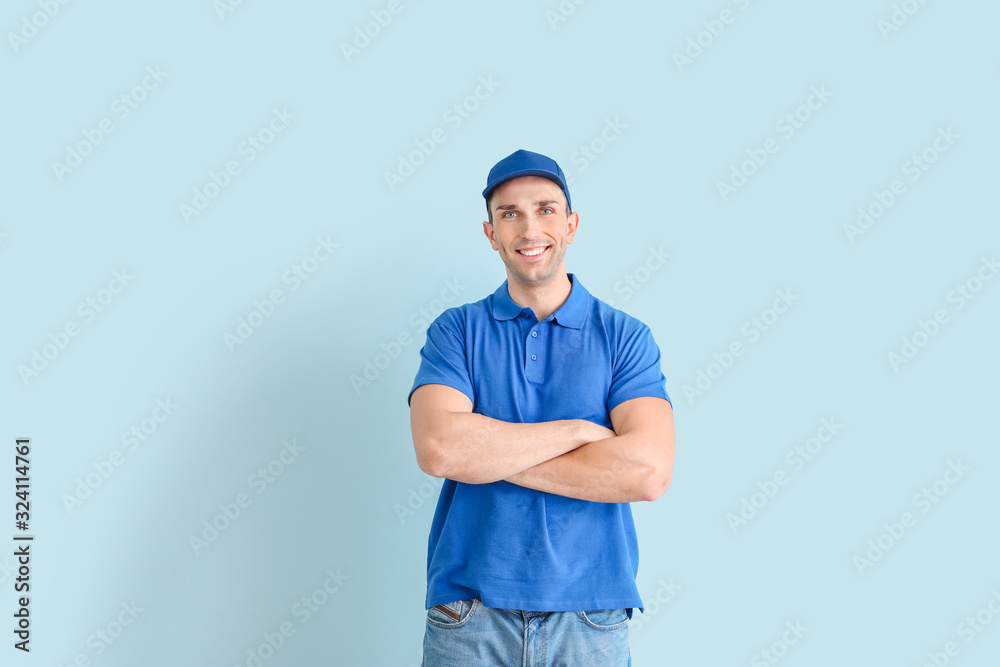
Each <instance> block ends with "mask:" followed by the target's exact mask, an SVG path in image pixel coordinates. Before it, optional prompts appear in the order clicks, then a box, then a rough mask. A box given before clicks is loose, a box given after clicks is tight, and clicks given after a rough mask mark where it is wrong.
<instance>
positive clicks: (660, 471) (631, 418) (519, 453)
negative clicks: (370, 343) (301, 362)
mask: <svg viewBox="0 0 1000 667" xmlns="http://www.w3.org/2000/svg"><path fill="white" fill-rule="evenodd" d="M611 424H612V426H613V427H614V431H611V430H609V429H607V428H604V427H603V426H601V425H599V424H595V423H593V422H589V421H587V420H584V419H564V420H557V421H550V422H539V423H534V424H515V423H510V422H504V421H500V420H497V419H492V418H490V417H486V416H485V415H480V414H476V413H473V412H472V402H471V401H470V400H469V397H468V396H466V395H465V394H463V393H462V392H460V391H458V390H457V389H454V388H452V387H448V386H445V385H441V384H426V385H422V386H420V387H418V388H417V389H416V390H415V391H414V392H413V395H412V397H411V398H410V427H411V430H412V432H413V445H414V448H415V450H416V454H417V464H418V465H419V466H420V468H421V470H423V471H424V472H426V473H427V474H429V475H433V476H434V477H447V478H449V479H453V480H455V481H458V482H466V483H468V484H485V483H489V482H495V481H498V480H501V479H502V480H506V481H508V482H511V483H512V484H517V485H519V486H525V487H528V488H532V489H537V490H539V491H547V492H549V493H555V494H559V495H563V496H569V497H571V498H579V499H582V500H592V501H596V502H606V503H623V502H634V501H639V500H656V499H657V498H659V497H660V496H661V495H663V493H664V492H665V491H666V490H667V487H669V486H670V478H671V475H672V472H673V461H674V420H673V410H672V409H671V406H670V403H669V402H667V401H666V400H664V399H662V398H654V397H643V398H634V399H632V400H629V401H625V402H624V403H621V404H620V405H618V406H616V407H615V408H614V409H613V410H612V411H611Z"/></svg>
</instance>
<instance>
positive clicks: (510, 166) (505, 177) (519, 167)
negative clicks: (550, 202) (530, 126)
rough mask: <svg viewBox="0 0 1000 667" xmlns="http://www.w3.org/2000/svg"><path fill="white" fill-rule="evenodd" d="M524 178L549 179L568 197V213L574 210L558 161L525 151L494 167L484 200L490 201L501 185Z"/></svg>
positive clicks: (484, 193) (505, 159)
mask: <svg viewBox="0 0 1000 667" xmlns="http://www.w3.org/2000/svg"><path fill="white" fill-rule="evenodd" d="M522 176H541V177H542V178H547V179H549V180H550V181H552V182H553V183H555V184H556V185H558V186H559V187H560V188H562V191H563V194H564V195H566V210H567V213H568V212H569V211H572V210H573V207H572V206H571V205H570V201H569V186H567V185H566V177H565V176H564V175H563V171H562V169H560V168H559V165H558V164H556V161H555V160H553V159H552V158H550V157H545V156H544V155H541V154H539V153H532V152H531V151H526V150H524V149H522V150H519V151H515V152H513V153H511V154H510V155H508V156H507V157H505V158H504V159H502V160H500V161H499V162H497V163H496V164H495V165H493V168H492V169H490V175H489V176H487V177H486V189H485V190H483V198H484V199H485V200H486V201H489V200H490V194H491V193H492V192H493V191H494V190H496V189H497V186H499V185H500V184H501V183H505V182H507V181H509V180H511V179H512V178H520V177H522Z"/></svg>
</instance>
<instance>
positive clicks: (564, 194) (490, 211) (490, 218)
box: [486, 181, 573, 225]
mask: <svg viewBox="0 0 1000 667" xmlns="http://www.w3.org/2000/svg"><path fill="white" fill-rule="evenodd" d="M552 182H553V183H555V181H552ZM556 185H559V184H558V183H556ZM559 192H562V188H559ZM563 199H564V200H566V215H567V217H568V216H569V214H570V213H572V212H573V211H571V210H569V200H568V199H566V193H565V192H563ZM492 200H493V193H492V192H491V193H490V196H489V198H488V199H487V200H486V215H487V216H489V220H490V224H491V225H492V224H493V210H492V209H491V208H490V202H491V201H492Z"/></svg>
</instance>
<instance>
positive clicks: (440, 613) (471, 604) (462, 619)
mask: <svg viewBox="0 0 1000 667" xmlns="http://www.w3.org/2000/svg"><path fill="white" fill-rule="evenodd" d="M481 604H482V600H480V599H479V598H470V599H468V600H456V601H455V602H446V603H444V604H439V605H435V606H433V607H431V608H430V609H428V610H427V622H428V623H430V624H431V625H433V626H435V627H438V628H457V627H461V626H463V625H465V624H466V623H468V622H469V619H471V618H472V616H473V614H475V613H476V610H477V609H479V606H480V605H481Z"/></svg>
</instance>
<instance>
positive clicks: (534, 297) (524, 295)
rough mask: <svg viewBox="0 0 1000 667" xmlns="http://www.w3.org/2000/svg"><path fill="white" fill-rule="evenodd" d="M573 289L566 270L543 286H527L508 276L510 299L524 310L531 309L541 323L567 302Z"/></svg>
mask: <svg viewBox="0 0 1000 667" xmlns="http://www.w3.org/2000/svg"><path fill="white" fill-rule="evenodd" d="M572 288H573V283H572V282H570V279H569V276H568V275H566V271H565V269H563V270H561V271H560V272H559V273H558V274H556V275H555V276H553V279H552V280H550V281H549V282H547V283H544V284H542V285H525V284H523V283H519V282H517V281H515V280H514V279H512V278H511V276H510V273H508V274H507V292H509V293H510V298H511V299H512V300H513V301H514V303H516V304H517V305H519V306H521V307H522V308H531V310H532V311H533V312H534V313H535V317H537V318H538V321H539V322H541V321H542V320H544V319H545V318H546V317H548V316H549V315H551V314H552V313H554V312H556V310H558V309H559V306H561V305H563V304H564V303H565V302H566V299H567V298H569V293H570V290H571V289H572Z"/></svg>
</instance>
